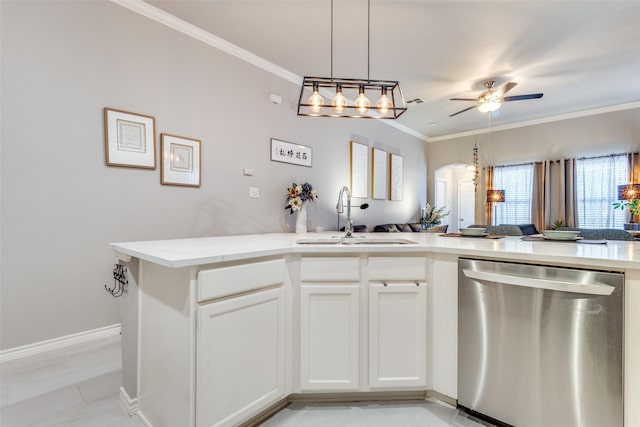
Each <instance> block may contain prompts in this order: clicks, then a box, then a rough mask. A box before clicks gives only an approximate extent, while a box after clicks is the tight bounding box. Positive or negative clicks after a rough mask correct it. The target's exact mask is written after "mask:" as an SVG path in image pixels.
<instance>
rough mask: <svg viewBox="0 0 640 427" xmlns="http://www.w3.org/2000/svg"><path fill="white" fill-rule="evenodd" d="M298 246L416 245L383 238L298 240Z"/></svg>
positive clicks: (336, 237)
mask: <svg viewBox="0 0 640 427" xmlns="http://www.w3.org/2000/svg"><path fill="white" fill-rule="evenodd" d="M296 243H297V244H299V245H410V244H414V245H415V244H417V243H418V242H414V241H413V240H409V239H402V238H393V237H391V238H384V237H364V236H358V237H342V236H332V237H312V238H308V239H298V240H297V241H296Z"/></svg>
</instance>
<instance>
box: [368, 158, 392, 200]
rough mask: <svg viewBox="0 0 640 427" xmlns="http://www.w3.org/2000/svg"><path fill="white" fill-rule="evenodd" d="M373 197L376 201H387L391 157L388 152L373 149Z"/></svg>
mask: <svg viewBox="0 0 640 427" xmlns="http://www.w3.org/2000/svg"><path fill="white" fill-rule="evenodd" d="M371 157H372V160H371V193H372V195H371V197H372V198H374V199H383V200H387V191H388V189H389V184H388V182H387V176H388V173H389V166H388V164H389V156H388V155H387V152H386V151H382V150H378V149H377V148H372V149H371Z"/></svg>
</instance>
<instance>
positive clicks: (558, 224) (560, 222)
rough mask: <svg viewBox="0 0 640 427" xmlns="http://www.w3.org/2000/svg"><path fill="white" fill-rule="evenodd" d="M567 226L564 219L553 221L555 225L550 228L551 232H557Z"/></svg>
mask: <svg viewBox="0 0 640 427" xmlns="http://www.w3.org/2000/svg"><path fill="white" fill-rule="evenodd" d="M566 226H567V225H566V224H565V223H564V220H563V219H556V220H555V221H553V224H551V225H550V226H549V230H557V229H558V228H561V227H566Z"/></svg>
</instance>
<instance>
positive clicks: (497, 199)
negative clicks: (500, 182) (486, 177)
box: [487, 190, 504, 225]
mask: <svg viewBox="0 0 640 427" xmlns="http://www.w3.org/2000/svg"><path fill="white" fill-rule="evenodd" d="M502 202H504V190H487V203H491V205H492V206H493V219H492V221H491V222H493V223H494V224H493V225H497V224H496V222H497V221H496V203H502Z"/></svg>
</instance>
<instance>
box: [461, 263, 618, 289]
mask: <svg viewBox="0 0 640 427" xmlns="http://www.w3.org/2000/svg"><path fill="white" fill-rule="evenodd" d="M462 272H463V273H464V275H465V276H466V277H468V278H470V279H476V280H485V281H488V282H496V283H504V284H507V285H514V286H524V287H527V288H538V289H549V290H552V291H562V292H573V293H577V294H588V295H611V294H612V293H613V291H614V289H615V287H613V286H609V285H605V284H602V283H578V282H567V281H561V280H549V279H536V278H534V277H522V276H510V275H508V274H500V273H489V272H486V271H477V270H471V269H464V270H462Z"/></svg>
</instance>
